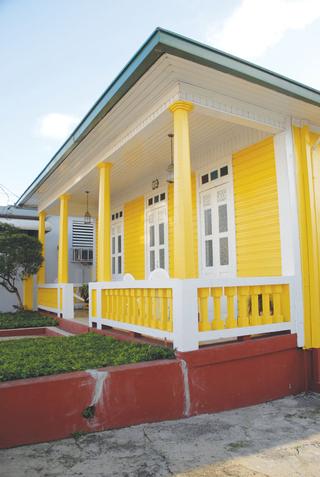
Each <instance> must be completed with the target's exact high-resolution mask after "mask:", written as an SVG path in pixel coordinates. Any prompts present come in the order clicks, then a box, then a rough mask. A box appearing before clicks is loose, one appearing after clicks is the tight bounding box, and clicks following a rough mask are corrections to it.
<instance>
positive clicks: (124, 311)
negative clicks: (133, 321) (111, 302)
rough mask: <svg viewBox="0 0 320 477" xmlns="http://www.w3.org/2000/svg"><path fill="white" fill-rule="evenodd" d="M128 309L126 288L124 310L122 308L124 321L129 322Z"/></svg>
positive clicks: (128, 295)
mask: <svg viewBox="0 0 320 477" xmlns="http://www.w3.org/2000/svg"><path fill="white" fill-rule="evenodd" d="M129 311H130V290H129V289H128V288H126V289H125V290H124V310H123V313H124V315H123V321H124V323H129Z"/></svg>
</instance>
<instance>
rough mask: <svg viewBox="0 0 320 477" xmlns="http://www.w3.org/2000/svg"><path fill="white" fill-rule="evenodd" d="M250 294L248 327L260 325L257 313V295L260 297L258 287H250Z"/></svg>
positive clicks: (259, 317)
mask: <svg viewBox="0 0 320 477" xmlns="http://www.w3.org/2000/svg"><path fill="white" fill-rule="evenodd" d="M250 293H251V315H250V325H252V326H257V325H261V322H262V320H261V316H260V313H259V295H261V288H260V287H259V286H253V287H250Z"/></svg>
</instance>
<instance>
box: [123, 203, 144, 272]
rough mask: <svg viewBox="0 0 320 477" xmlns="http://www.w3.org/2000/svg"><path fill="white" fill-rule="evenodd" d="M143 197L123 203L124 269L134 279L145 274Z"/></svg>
mask: <svg viewBox="0 0 320 477" xmlns="http://www.w3.org/2000/svg"><path fill="white" fill-rule="evenodd" d="M144 233H145V232H144V197H143V196H141V197H138V198H136V199H134V200H132V201H130V202H128V203H127V204H125V205H124V270H125V273H131V274H132V275H133V276H134V278H135V279H137V280H143V279H144V276H145V261H144V245H145V240H144Z"/></svg>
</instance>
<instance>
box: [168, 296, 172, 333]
mask: <svg viewBox="0 0 320 477" xmlns="http://www.w3.org/2000/svg"><path fill="white" fill-rule="evenodd" d="M167 297H168V310H169V319H168V321H167V331H172V330H173V314H172V313H173V306H172V289H171V288H168V289H167Z"/></svg>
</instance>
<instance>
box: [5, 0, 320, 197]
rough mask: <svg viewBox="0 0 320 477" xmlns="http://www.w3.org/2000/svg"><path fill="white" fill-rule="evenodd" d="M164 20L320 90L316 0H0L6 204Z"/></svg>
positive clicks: (176, 29) (319, 30) (165, 25)
mask: <svg viewBox="0 0 320 477" xmlns="http://www.w3.org/2000/svg"><path fill="white" fill-rule="evenodd" d="M158 26H160V27H163V28H166V29H168V30H172V31H174V32H176V33H180V34H182V35H185V36H188V37H191V38H193V39H195V40H198V41H201V42H203V43H207V44H209V45H211V46H213V47H215V48H219V49H221V50H224V51H226V52H229V53H232V54H234V55H236V56H239V57H240V58H244V59H246V60H249V61H252V62H254V63H256V64H258V65H261V66H264V67H266V68H269V69H271V70H273V71H276V72H278V73H281V74H284V75H285V76H288V77H290V78H292V79H295V80H297V81H300V82H302V83H305V84H307V85H309V86H312V87H314V88H316V89H318V90H320V54H319V43H320V0H224V1H223V0H188V1H187V0H161V1H159V0H156V1H155V0H135V1H133V0H130V1H128V0H118V1H115V0H0V60H1V63H0V65H1V66H0V92H1V93H0V166H1V167H0V205H7V204H8V203H13V202H15V201H16V199H17V197H18V196H20V195H21V194H22V193H23V192H24V190H25V189H26V188H27V187H28V186H29V185H30V183H31V182H32V181H33V180H34V178H35V177H36V175H38V174H39V172H40V171H41V170H42V169H43V167H44V166H45V165H46V164H47V162H48V161H49V160H50V159H51V157H52V156H53V155H54V153H55V152H56V151H57V150H58V149H59V147H60V146H61V145H62V144H63V142H64V141H65V140H66V139H67V137H68V135H69V134H70V133H71V132H72V130H73V129H74V128H75V127H76V125H77V124H78V123H79V122H80V120H81V119H82V118H83V116H84V115H85V114H86V113H87V111H88V110H89V109H90V108H91V106H92V105H93V103H94V102H95V101H96V100H97V99H98V97H99V96H100V95H101V94H102V93H103V92H104V90H105V89H106V88H107V87H108V85H109V84H110V83H111V81H112V80H113V79H114V78H115V76H116V75H117V74H118V73H119V71H120V70H121V69H122V68H123V66H124V65H125V64H126V63H127V62H128V61H129V60H130V58H131V57H132V55H133V54H134V53H135V52H136V51H137V50H138V49H139V47H140V46H141V45H142V43H143V42H144V41H145V40H146V39H147V38H148V37H149V36H150V34H151V33H152V32H153V30H154V29H155V28H156V27H158Z"/></svg>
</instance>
